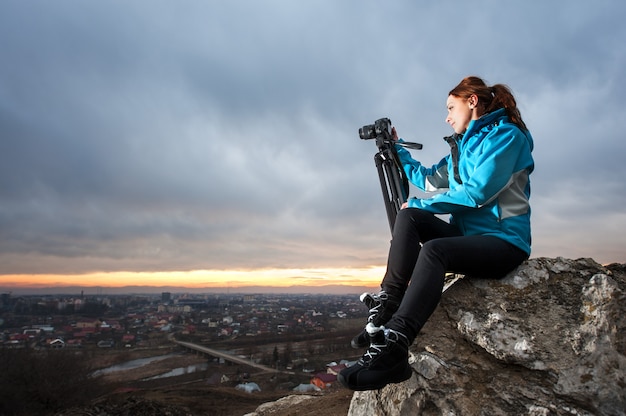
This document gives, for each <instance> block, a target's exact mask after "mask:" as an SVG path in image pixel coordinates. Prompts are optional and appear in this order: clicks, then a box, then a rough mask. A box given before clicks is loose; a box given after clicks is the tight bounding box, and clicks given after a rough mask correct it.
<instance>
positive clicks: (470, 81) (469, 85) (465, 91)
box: [448, 76, 527, 130]
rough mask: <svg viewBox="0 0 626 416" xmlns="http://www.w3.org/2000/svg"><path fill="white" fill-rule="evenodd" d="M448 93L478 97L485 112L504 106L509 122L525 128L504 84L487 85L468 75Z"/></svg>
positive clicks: (509, 91) (511, 95) (513, 99)
mask: <svg viewBox="0 0 626 416" xmlns="http://www.w3.org/2000/svg"><path fill="white" fill-rule="evenodd" d="M448 95H453V96H455V97H459V98H463V99H469V97H470V96H472V95H476V96H477V97H478V104H479V105H482V107H483V109H484V111H485V113H491V112H492V111H495V110H498V109H500V108H504V111H505V112H506V115H507V116H508V117H509V119H510V120H511V122H512V123H513V124H515V125H517V127H519V128H520V129H522V130H527V128H526V124H525V123H524V121H523V120H522V115H521V114H520V112H519V109H518V108H517V102H516V101H515V97H513V93H511V90H510V89H509V87H507V86H506V85H504V84H495V85H493V86H491V87H489V86H488V85H487V84H485V81H483V80H482V79H481V78H479V77H475V76H469V77H466V78H464V79H463V80H462V81H461V82H460V83H459V85H457V86H456V87H454V88H453V89H452V91H450V92H449V93H448Z"/></svg>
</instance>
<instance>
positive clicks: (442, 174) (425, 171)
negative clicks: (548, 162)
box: [396, 109, 534, 255]
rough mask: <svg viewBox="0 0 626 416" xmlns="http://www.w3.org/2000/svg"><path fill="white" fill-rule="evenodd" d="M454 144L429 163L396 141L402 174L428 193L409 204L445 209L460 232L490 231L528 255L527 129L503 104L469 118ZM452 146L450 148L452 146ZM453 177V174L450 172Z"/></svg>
mask: <svg viewBox="0 0 626 416" xmlns="http://www.w3.org/2000/svg"><path fill="white" fill-rule="evenodd" d="M455 144H456V147H457V148H458V165H457V169H456V175H455V165H454V164H453V156H452V154H453V153H454V151H452V152H451V154H450V155H448V156H446V157H445V158H443V159H441V161H440V162H439V163H438V164H436V165H433V166H432V167H430V168H427V167H425V166H423V165H422V164H421V163H420V162H418V161H417V160H415V159H413V158H412V157H411V155H410V153H409V152H408V151H407V150H406V149H405V148H403V147H401V146H399V145H396V150H397V151H398V156H399V158H400V162H401V163H402V166H403V168H404V171H405V172H406V174H407V176H408V179H409V180H410V181H411V183H413V184H414V185H415V186H417V187H418V188H420V189H422V190H423V191H426V192H431V191H438V192H439V193H436V194H434V195H433V196H432V197H430V198H425V199H418V198H412V199H409V201H408V206H409V207H410V208H420V209H423V210H425V211H428V212H432V213H434V214H450V222H451V223H453V224H455V225H456V226H458V227H459V229H460V230H461V232H462V233H463V235H493V236H496V237H499V238H502V239H504V240H506V241H508V242H510V243H511V244H513V245H515V246H517V247H519V248H520V249H522V250H523V251H525V252H526V253H527V254H529V255H530V243H531V237H530V205H529V202H528V200H529V198H530V180H529V176H530V173H531V172H532V171H533V169H534V161H533V158H532V154H531V152H532V150H533V139H532V137H531V135H530V132H528V131H527V130H524V131H523V130H521V129H520V128H518V127H517V126H516V125H515V124H513V123H511V121H510V120H509V118H508V116H507V115H506V113H505V111H504V109H499V110H496V111H494V112H492V113H489V114H486V115H484V116H483V117H481V118H480V119H478V120H472V121H471V122H470V124H469V126H468V128H467V131H466V132H465V133H464V134H463V136H459V137H457V138H456V139H455V141H454V143H451V146H452V147H453V148H454V147H455ZM453 150H454V149H453ZM455 176H456V177H455Z"/></svg>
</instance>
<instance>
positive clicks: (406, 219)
mask: <svg viewBox="0 0 626 416" xmlns="http://www.w3.org/2000/svg"><path fill="white" fill-rule="evenodd" d="M460 235H461V232H460V231H459V229H458V228H457V227H456V226H454V225H451V224H449V223H447V222H445V221H443V220H442V219H440V218H438V217H436V216H435V215H434V214H431V213H430V212H426V211H423V210H421V209H417V208H405V209H403V210H400V212H398V215H397V217H396V223H395V226H394V229H393V238H392V240H391V246H390V248H389V257H388V259H387V271H386V273H385V276H384V278H383V281H382V283H381V287H382V289H383V290H384V291H386V292H387V293H393V294H396V295H399V297H400V298H402V294H404V292H405V290H406V288H407V286H408V284H409V280H410V279H411V276H412V274H413V270H414V269H415V265H416V262H417V259H418V256H419V255H420V251H421V244H422V243H425V242H427V241H430V240H432V239H435V238H441V237H455V236H460Z"/></svg>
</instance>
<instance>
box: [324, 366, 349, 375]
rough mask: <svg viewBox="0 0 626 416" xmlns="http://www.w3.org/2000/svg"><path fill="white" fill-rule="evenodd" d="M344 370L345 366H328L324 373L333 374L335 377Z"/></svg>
mask: <svg viewBox="0 0 626 416" xmlns="http://www.w3.org/2000/svg"><path fill="white" fill-rule="evenodd" d="M344 368H346V365H345V364H335V365H329V366H328V367H326V372H327V373H328V374H333V375H335V376H337V375H338V374H339V373H340V372H341V370H343V369H344Z"/></svg>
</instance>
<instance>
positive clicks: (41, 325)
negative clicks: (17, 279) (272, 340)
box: [0, 291, 365, 348]
mask: <svg viewBox="0 0 626 416" xmlns="http://www.w3.org/2000/svg"><path fill="white" fill-rule="evenodd" d="M364 315H365V309H364V306H363V304H362V303H361V302H360V301H359V299H358V296H356V295H354V294H340V295H327V294H261V293H256V294H252V293H248V294H242V293H236V294H229V293H221V294H217V293H213V294H190V293H175V292H169V291H164V292H160V293H158V294H132V295H112V294H93V295H86V294H85V293H84V292H83V293H79V294H76V295H19V296H16V295H13V294H12V293H9V292H6V293H2V294H0V342H1V343H2V345H4V346H5V347H32V348H65V347H72V348H83V347H85V346H88V345H92V346H96V345H97V346H98V347H103V348H106V347H120V346H124V347H126V348H132V347H136V346H150V345H148V344H149V343H150V339H151V337H150V336H149V334H150V333H154V332H161V333H163V332H173V331H176V332H178V333H182V334H185V333H187V334H194V333H203V334H204V335H205V336H206V337H208V338H210V339H213V340H218V339H219V338H220V337H232V336H243V335H245V336H259V335H268V336H272V335H281V334H286V333H291V334H302V333H310V332H317V331H320V332H321V331H325V330H326V329H327V322H328V320H329V319H333V318H335V319H336V318H339V319H343V318H355V317H363V316H364Z"/></svg>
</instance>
